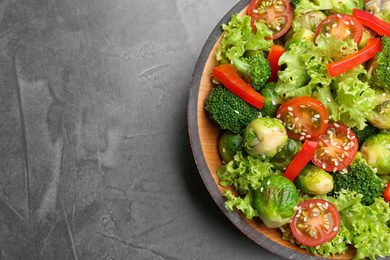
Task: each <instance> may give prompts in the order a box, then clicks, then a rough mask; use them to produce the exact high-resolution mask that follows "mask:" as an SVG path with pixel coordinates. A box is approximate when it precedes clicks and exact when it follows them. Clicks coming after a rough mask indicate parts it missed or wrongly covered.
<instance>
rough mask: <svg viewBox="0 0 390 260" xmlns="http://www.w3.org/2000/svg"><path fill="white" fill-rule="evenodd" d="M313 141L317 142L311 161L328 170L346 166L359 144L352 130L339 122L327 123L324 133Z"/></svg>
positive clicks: (338, 169)
mask: <svg viewBox="0 0 390 260" xmlns="http://www.w3.org/2000/svg"><path fill="white" fill-rule="evenodd" d="M314 141H317V142H318V146H317V149H316V152H315V153H314V155H313V158H312V159H311V161H312V162H313V163H314V164H315V165H316V166H317V167H319V168H322V169H324V170H325V171H328V172H336V171H340V170H342V169H344V168H345V167H347V166H348V165H349V164H350V163H351V162H352V160H353V158H354V157H355V154H356V152H357V150H358V146H359V143H358V140H357V138H356V135H355V134H354V132H352V130H351V129H350V128H349V127H347V126H346V125H344V124H341V123H329V124H328V126H327V128H326V131H325V133H324V134H323V135H321V136H320V137H318V138H316V139H315V140H314Z"/></svg>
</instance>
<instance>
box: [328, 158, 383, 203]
mask: <svg viewBox="0 0 390 260" xmlns="http://www.w3.org/2000/svg"><path fill="white" fill-rule="evenodd" d="M333 178H334V188H333V190H332V195H335V194H337V193H340V192H346V191H347V190H349V191H356V192H357V193H359V194H362V195H363V197H362V201H361V203H362V204H363V205H371V204H372V203H373V202H374V201H375V199H376V198H379V197H381V196H382V194H383V191H384V185H383V183H382V181H381V180H380V179H379V177H378V176H377V175H376V173H375V171H374V169H373V168H372V167H371V166H370V165H368V164H367V162H366V160H365V159H364V158H363V155H362V154H361V153H360V152H357V153H356V155H355V158H354V159H353V161H352V162H351V164H350V165H349V166H348V167H347V168H346V169H344V170H341V171H339V172H336V173H334V174H333Z"/></svg>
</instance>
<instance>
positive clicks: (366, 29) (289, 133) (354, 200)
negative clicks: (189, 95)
mask: <svg viewBox="0 0 390 260" xmlns="http://www.w3.org/2000/svg"><path fill="white" fill-rule="evenodd" d="M222 29H223V31H224V33H223V35H222V39H221V41H220V43H219V45H218V47H217V50H216V59H217V60H218V61H219V64H218V66H216V67H215V68H213V73H212V79H213V83H215V86H214V87H213V89H212V90H211V92H210V94H209V96H208V97H207V99H206V101H205V104H204V109H205V111H206V113H207V115H208V117H209V118H210V119H211V120H213V121H214V122H215V123H216V124H217V125H218V126H219V127H220V129H221V130H222V135H221V136H220V138H219V141H218V150H219V154H220V157H221V161H222V163H223V166H222V167H220V168H219V169H218V171H217V175H218V178H219V185H221V186H223V187H227V189H226V191H225V192H224V194H223V195H224V197H226V203H225V206H226V208H227V209H228V210H234V209H237V210H240V211H242V213H243V214H244V215H245V216H246V218H248V219H253V218H259V219H260V220H261V221H262V222H263V223H264V224H265V225H266V226H267V227H269V228H277V229H279V230H280V234H281V237H282V239H284V240H287V241H289V242H290V243H292V244H296V245H298V246H300V247H301V248H304V249H305V250H306V251H307V252H311V253H312V254H314V255H321V256H324V257H328V256H332V255H336V254H345V253H346V252H347V250H348V248H350V247H353V248H355V249H356V255H355V257H354V259H363V258H370V259H375V257H377V256H380V257H386V256H390V185H388V184H389V181H390V1H385V0H383V1H380V0H370V1H363V0H290V1H289V0H252V1H251V3H250V4H249V6H248V9H247V12H246V13H245V14H244V15H241V16H239V15H232V18H231V20H230V22H229V23H228V24H224V25H223V26H222ZM387 36H388V37H387Z"/></svg>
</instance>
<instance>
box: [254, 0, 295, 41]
mask: <svg viewBox="0 0 390 260" xmlns="http://www.w3.org/2000/svg"><path fill="white" fill-rule="evenodd" d="M248 15H249V16H250V17H252V19H251V25H252V28H253V31H254V32H255V33H256V32H257V28H256V26H255V23H256V22H263V23H264V24H265V25H266V26H267V27H268V29H269V30H271V31H272V38H273V39H277V38H279V37H281V36H282V35H283V34H285V33H286V32H287V31H288V29H290V27H291V24H292V21H293V10H292V8H291V5H290V1H288V0H252V1H251V3H250V4H249V6H248Z"/></svg>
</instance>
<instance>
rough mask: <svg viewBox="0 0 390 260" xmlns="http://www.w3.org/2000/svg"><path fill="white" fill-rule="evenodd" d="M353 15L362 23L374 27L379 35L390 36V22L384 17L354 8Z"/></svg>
mask: <svg viewBox="0 0 390 260" xmlns="http://www.w3.org/2000/svg"><path fill="white" fill-rule="evenodd" d="M352 15H353V16H354V17H356V18H357V19H358V20H359V21H360V23H361V24H363V25H365V26H367V27H369V28H371V29H373V30H374V31H375V32H377V33H378V34H379V35H381V36H383V35H386V36H388V37H390V24H388V23H386V22H385V21H383V20H382V19H379V18H378V17H376V16H375V15H373V14H370V13H369V12H366V11H363V10H360V9H353V13H352Z"/></svg>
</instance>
